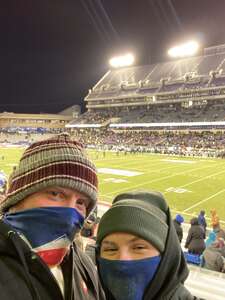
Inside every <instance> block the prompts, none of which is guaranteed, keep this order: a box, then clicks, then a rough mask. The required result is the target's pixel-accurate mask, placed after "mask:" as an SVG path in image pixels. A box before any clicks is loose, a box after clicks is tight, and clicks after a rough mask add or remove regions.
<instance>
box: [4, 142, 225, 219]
mask: <svg viewBox="0 0 225 300" xmlns="http://www.w3.org/2000/svg"><path fill="white" fill-rule="evenodd" d="M22 151H23V150H22V149H11V148H10V149H1V152H0V168H1V169H3V170H4V171H5V172H6V173H7V174H9V173H10V172H11V170H12V166H13V164H16V163H17V162H18V160H19V157H20V155H21V153H22ZM2 155H4V160H2ZM89 156H90V157H91V158H92V159H93V160H94V161H95V164H96V165H97V167H98V168H111V169H116V170H118V169H119V170H125V171H136V172H140V173H141V174H140V175H136V176H132V177H128V176H124V175H118V174H103V173H99V199H100V200H104V201H109V202H111V200H112V199H113V197H114V196H115V195H117V194H118V193H121V192H127V191H130V190H148V189H153V190H158V191H161V192H162V193H163V194H164V195H165V197H166V199H167V200H168V203H169V205H170V207H171V210H172V212H173V214H175V213H177V212H180V213H182V214H183V215H184V217H185V219H186V220H189V219H190V218H191V216H193V215H197V214H198V213H199V211H200V210H201V209H204V210H205V211H206V214H207V217H210V209H211V208H216V209H217V211H218V214H219V217H220V219H221V221H222V222H225V184H224V182H225V160H220V159H206V158H187V157H185V158H183V157H182V158H181V157H176V156H167V155H152V154H135V155H134V154H127V155H124V154H120V155H119V156H118V155H116V153H114V152H107V153H106V155H105V157H104V156H103V153H102V152H98V153H96V152H94V151H91V152H90V153H89ZM188 162H190V163H188ZM118 180H124V181H125V182H119V183H118V182H117V181H118ZM208 223H210V222H208Z"/></svg>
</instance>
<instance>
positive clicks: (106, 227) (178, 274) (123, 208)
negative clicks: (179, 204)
mask: <svg viewBox="0 0 225 300" xmlns="http://www.w3.org/2000/svg"><path fill="white" fill-rule="evenodd" d="M97 265H98V270H99V274H100V277H101V281H102V284H103V287H104V290H105V293H106V298H107V300H151V299H157V300H159V299H172V300H175V299H186V300H194V299H197V298H196V297H194V296H192V295H191V294H190V292H189V291H188V290H187V289H186V288H185V287H184V285H183V284H184V281H185V280H186V278H187V276H188V269H187V266H186V263H185V260H184V257H183V254H182V250H181V247H180V244H179V241H178V239H177V236H176V231H175V228H174V226H173V221H172V218H171V214H170V210H169V207H168V205H167V203H166V201H165V199H164V197H163V196H162V194H161V193H159V192H154V191H151V192H131V193H125V194H120V195H118V196H117V197H116V198H115V199H114V201H113V204H112V207H111V208H110V209H109V210H108V211H107V212H106V213H105V214H104V215H103V217H102V219H101V221H100V224H99V228H98V233H97Z"/></svg>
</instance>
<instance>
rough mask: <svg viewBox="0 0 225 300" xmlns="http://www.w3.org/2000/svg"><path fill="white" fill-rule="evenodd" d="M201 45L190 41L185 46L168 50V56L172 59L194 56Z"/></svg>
mask: <svg viewBox="0 0 225 300" xmlns="http://www.w3.org/2000/svg"><path fill="white" fill-rule="evenodd" d="M198 48H199V44H198V43H197V42H196V41H189V42H187V43H185V44H181V45H179V46H175V47H173V48H170V49H169V50H168V54H169V56H171V57H185V56H192V55H194V54H196V53H197V51H198Z"/></svg>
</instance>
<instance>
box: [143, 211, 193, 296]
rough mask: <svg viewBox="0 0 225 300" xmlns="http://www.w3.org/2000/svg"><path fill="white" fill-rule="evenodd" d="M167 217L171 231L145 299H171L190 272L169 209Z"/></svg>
mask: <svg viewBox="0 0 225 300" xmlns="http://www.w3.org/2000/svg"><path fill="white" fill-rule="evenodd" d="M167 218H168V219H167V220H168V225H169V231H168V236H167V241H166V247H165V250H164V253H162V259H161V263H160V265H159V268H158V270H157V272H156V274H155V276H154V278H153V280H152V281H151V283H150V284H149V286H148V287H147V289H146V291H145V295H144V300H152V299H154V300H156V299H157V300H158V299H170V298H171V297H172V295H173V294H174V293H175V292H176V290H178V288H180V286H181V285H183V283H184V281H185V280H186V278H187V277H188V274H189V271H188V268H187V265H186V261H185V259H184V256H183V252H182V249H181V247H180V243H179V241H178V239H177V236H176V231H175V229H174V226H173V224H172V222H173V221H172V218H171V214H170V211H169V210H168V212H167ZM170 295H171V297H170Z"/></svg>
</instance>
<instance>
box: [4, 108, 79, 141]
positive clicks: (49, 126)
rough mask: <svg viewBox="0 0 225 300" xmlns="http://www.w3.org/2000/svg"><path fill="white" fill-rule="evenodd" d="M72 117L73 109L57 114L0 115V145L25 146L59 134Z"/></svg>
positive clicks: (5, 113)
mask: <svg viewBox="0 0 225 300" xmlns="http://www.w3.org/2000/svg"><path fill="white" fill-rule="evenodd" d="M69 112H70V113H69ZM78 113H79V110H78ZM74 116H77V114H76V115H75V114H74V108H73V107H72V108H70V109H67V110H66V111H63V112H61V113H59V114H18V113H9V112H3V113H0V143H6V144H7V143H11V144H23V143H25V144H27V143H31V142H33V141H35V140H39V139H42V138H43V135H44V137H46V135H52V134H56V133H59V132H61V131H64V128H65V125H66V124H67V123H69V122H70V121H71V120H72V119H73V118H74Z"/></svg>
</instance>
